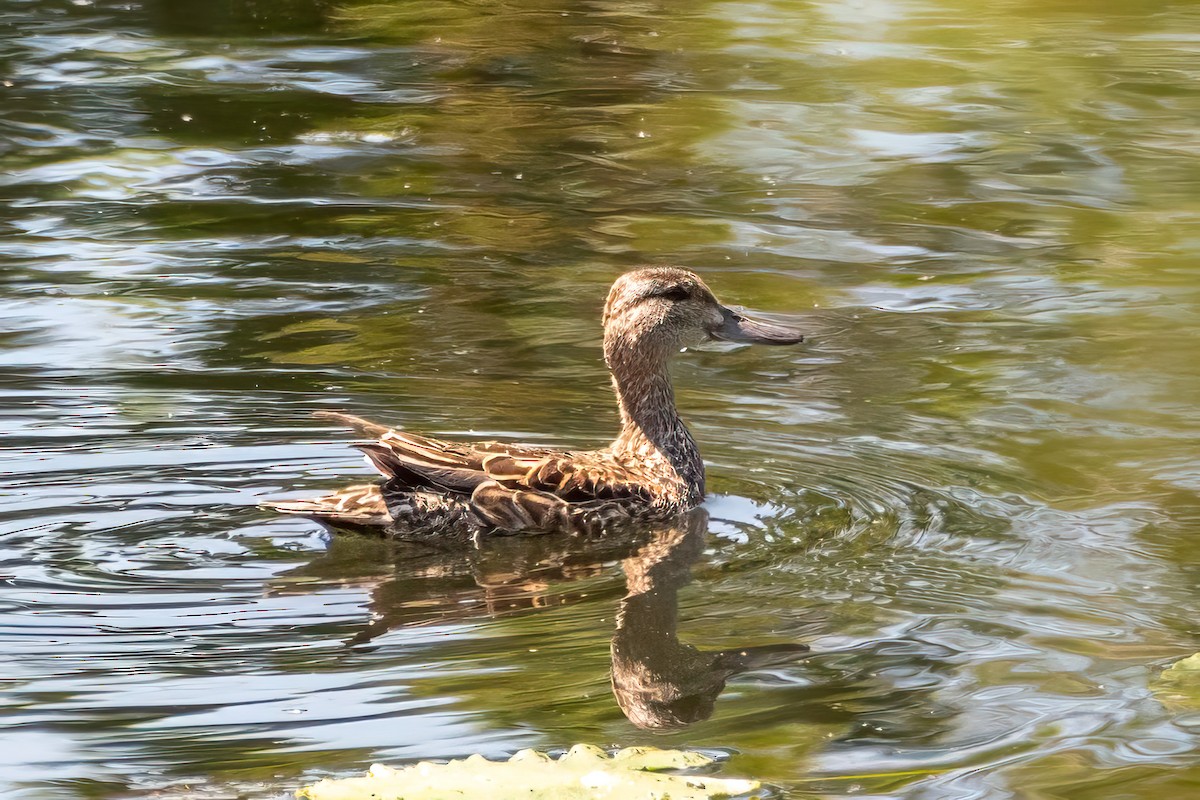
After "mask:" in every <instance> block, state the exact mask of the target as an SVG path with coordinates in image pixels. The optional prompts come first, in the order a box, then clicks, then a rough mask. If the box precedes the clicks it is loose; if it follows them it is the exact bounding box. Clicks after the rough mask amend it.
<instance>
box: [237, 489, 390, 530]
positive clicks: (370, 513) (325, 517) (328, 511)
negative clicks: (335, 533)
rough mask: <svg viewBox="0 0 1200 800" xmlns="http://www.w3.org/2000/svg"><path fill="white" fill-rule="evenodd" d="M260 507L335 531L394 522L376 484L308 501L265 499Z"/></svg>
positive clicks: (340, 491)
mask: <svg viewBox="0 0 1200 800" xmlns="http://www.w3.org/2000/svg"><path fill="white" fill-rule="evenodd" d="M259 505H260V506H261V507H262V508H269V509H273V510H275V511H278V512H280V513H282V514H298V515H299V516H302V517H308V518H309V519H315V520H316V521H317V522H321V523H324V524H326V525H331V526H333V527H337V528H358V529H366V528H370V529H377V528H386V527H388V526H389V525H391V524H392V521H393V520H392V515H391V514H390V513H389V512H388V508H387V503H386V502H384V499H383V493H382V492H381V491H380V487H379V484H377V483H369V484H363V485H360V486H348V487H346V488H345V489H340V490H338V491H336V492H334V493H332V494H327V495H322V496H321V497H314V498H311V499H307V500H266V501H263V502H262V503H259Z"/></svg>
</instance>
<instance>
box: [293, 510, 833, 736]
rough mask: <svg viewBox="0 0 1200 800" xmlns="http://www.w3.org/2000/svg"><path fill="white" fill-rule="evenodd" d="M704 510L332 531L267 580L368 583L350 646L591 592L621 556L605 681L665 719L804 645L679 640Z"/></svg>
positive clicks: (648, 724)
mask: <svg viewBox="0 0 1200 800" xmlns="http://www.w3.org/2000/svg"><path fill="white" fill-rule="evenodd" d="M708 522H709V517H708V513H707V512H706V511H705V510H704V509H702V508H699V509H694V510H693V511H691V512H689V513H687V514H685V515H681V516H680V517H678V518H676V519H675V520H673V521H671V522H669V523H662V524H660V525H658V526H656V527H653V528H649V529H647V528H641V529H637V530H617V531H609V532H607V533H606V534H605V535H604V536H602V537H596V538H591V537H587V536H582V535H570V534H563V535H553V534H552V535H545V536H513V537H498V538H492V539H487V540H483V541H481V542H479V543H477V544H476V545H471V544H469V543H465V542H461V541H457V542H447V543H440V544H437V543H430V542H428V541H426V542H425V543H413V542H396V541H385V540H380V539H374V538H369V537H364V536H346V535H341V536H335V537H333V539H332V540H331V541H330V543H329V548H328V549H327V550H326V552H325V553H324V554H322V555H321V556H320V557H318V558H316V559H314V560H313V561H311V562H309V563H308V564H306V565H305V566H303V567H300V568H299V569H296V570H293V571H291V572H290V573H288V574H287V575H286V576H285V577H284V582H282V583H280V584H278V585H277V588H276V589H275V591H276V592H279V593H290V592H296V591H311V590H312V589H313V588H317V587H319V586H328V585H329V584H330V583H338V584H343V585H346V584H357V585H359V586H362V587H364V588H366V589H367V590H368V591H369V593H370V600H369V604H368V607H369V609H370V612H371V620H370V622H368V623H367V624H366V625H365V626H363V627H360V628H359V630H358V631H357V632H355V633H353V634H352V635H350V636H349V637H348V638H347V640H346V644H347V646H352V647H357V646H363V645H367V644H369V643H371V642H372V641H373V640H375V639H377V638H378V637H380V636H382V635H383V634H385V633H387V632H388V631H390V630H394V629H398V628H414V627H421V626H425V625H433V624H439V623H443V622H447V621H453V620H464V619H475V618H479V617H481V616H483V617H491V618H499V617H505V616H510V615H513V614H521V613H528V612H532V611H536V610H539V609H544V608H554V607H558V608H561V607H562V606H564V605H570V604H573V603H576V602H581V601H583V599H584V598H589V599H590V600H591V601H594V600H595V599H597V598H598V597H601V596H604V595H605V594H608V593H609V592H611V591H613V590H615V589H616V587H615V586H613V585H612V583H611V580H610V579H609V580H608V581H607V588H606V587H605V583H606V579H605V574H606V573H607V574H611V570H612V567H613V565H614V564H616V563H620V565H621V567H622V569H623V571H624V577H625V594H624V596H623V597H622V598H621V599H620V601H619V606H618V611H617V616H616V630H615V632H614V633H613V637H612V641H611V657H612V671H611V681H612V691H613V694H614V696H615V697H616V702H617V705H618V706H619V707H620V709H621V711H622V712H623V713H624V714H625V716H626V718H628V719H629V721H630V722H632V723H633V724H634V725H636V726H638V727H639V728H645V729H650V730H671V729H676V728H681V727H684V726H687V725H690V724H693V723H696V722H700V721H702V720H705V719H707V718H708V717H710V716H711V715H712V713H713V707H714V704H715V703H716V700H717V697H718V696H719V695H720V693H721V691H722V690H723V689H724V688H725V683H726V681H727V680H729V678H730V677H732V676H734V675H737V674H740V673H743V672H748V671H751V670H756V669H765V668H768V667H772V666H776V665H780V664H784V663H788V662H792V661H795V660H797V659H800V658H803V657H805V655H806V654H808V652H809V648H808V647H807V646H806V645H803V644H798V643H787V644H769V645H754V646H748V647H740V648H734V649H729V650H700V649H697V648H696V647H693V646H692V645H689V644H685V643H684V642H681V641H680V640H679V637H678V627H679V602H678V594H679V590H680V589H681V588H682V587H684V586H685V585H687V583H688V582H689V581H690V580H691V570H692V566H693V565H694V564H695V563H696V562H697V561H698V560H699V559H700V557H701V555H702V553H703V551H704V547H705V537H706V536H707V533H708ZM314 578H315V579H317V580H316V582H311V581H312V579H314ZM573 585H574V586H576V587H578V588H576V589H575V590H572V586H573ZM614 594H615V592H614Z"/></svg>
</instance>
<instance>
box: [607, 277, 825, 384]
mask: <svg viewBox="0 0 1200 800" xmlns="http://www.w3.org/2000/svg"><path fill="white" fill-rule="evenodd" d="M714 339H716V340H721V341H726V342H745V343H749V344H796V343H798V342H802V341H804V336H803V335H802V334H801V333H800V332H799V331H797V330H795V329H794V328H789V327H786V326H784V325H777V324H775V323H773V322H765V321H763V320H758V319H754V318H753V317H750V316H747V315H746V314H744V313H742V312H741V311H735V310H734V309H731V308H728V307H726V306H723V305H721V303H720V302H719V301H718V300H717V298H716V297H715V296H714V295H713V293H712V290H711V289H709V288H708V287H707V286H706V285H705V284H704V281H702V280H700V277H699V276H698V275H696V274H695V273H693V272H689V271H688V270H686V269H682V268H680V267H643V268H641V269H636V270H633V271H632V272H626V273H625V274H624V275H622V276H621V277H619V278H617V280H616V282H615V283H614V284H613V286H612V289H611V290H610V291H609V293H608V301H607V302H606V303H605V304H604V355H605V360H607V361H608V363H609V366H610V367H611V366H612V364H613V361H614V360H615V359H616V358H617V357H618V356H619V355H620V354H621V353H623V352H628V353H634V352H636V353H638V354H639V355H640V356H641V357H643V358H644V357H647V356H654V355H657V356H659V357H661V358H666V357H667V356H669V355H670V354H671V353H674V352H677V351H678V350H680V349H681V348H684V347H690V346H693V345H697V344H701V343H703V342H707V341H711V340H714Z"/></svg>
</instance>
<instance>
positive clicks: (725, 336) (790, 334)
mask: <svg viewBox="0 0 1200 800" xmlns="http://www.w3.org/2000/svg"><path fill="white" fill-rule="evenodd" d="M721 316H722V317H724V322H723V323H722V324H721V327H719V328H717V329H716V330H715V331H713V332H712V335H713V338H714V339H720V340H722V341H726V342H745V343H747V344H797V343H799V342H803V341H804V334H802V333H800V331H798V330H796V329H795V328H789V327H787V326H786V325H776V324H775V323H773V322H765V321H763V320H760V319H755V318H754V317H748V316H746V315H745V314H743V313H741V312H740V311H734V310H733V309H732V308H725V307H724V306H722V307H721Z"/></svg>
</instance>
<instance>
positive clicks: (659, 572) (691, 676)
mask: <svg viewBox="0 0 1200 800" xmlns="http://www.w3.org/2000/svg"><path fill="white" fill-rule="evenodd" d="M707 531H708V513H707V512H706V511H705V510H704V509H702V508H699V509H695V510H693V511H692V512H690V513H689V514H687V515H686V516H683V517H680V518H679V520H678V523H677V524H676V525H674V526H671V527H664V528H661V529H656V530H654V531H652V532H651V537H650V540H649V542H647V543H646V544H645V545H643V546H642V547H640V548H639V549H638V550H637V552H636V553H634V554H633V555H632V556H630V557H629V558H626V559H625V560H624V561H623V562H622V567H623V568H624V570H625V586H626V590H627V593H626V595H625V597H624V598H623V599H622V600H621V605H620V608H619V610H618V612H617V630H616V632H615V633H614V634H613V638H612V690H613V695H614V696H615V697H616V699H617V705H618V706H620V708H621V711H622V712H623V713H624V714H625V716H626V718H627V719H628V720H629V721H630V722H632V723H633V724H634V725H636V726H638V727H639V728H646V729H651V730H670V729H675V728H682V727H685V726H687V725H691V724H693V723H695V722H700V721H702V720H705V719H708V718H709V717H710V716H712V713H713V706H714V704H715V703H716V701H717V697H718V695H720V693H721V691H722V690H723V689H724V688H725V682H726V681H727V680H728V679H729V678H730V677H732V676H734V675H737V674H739V673H742V672H748V671H750V670H755V669H764V668H767V667H770V666H774V665H777V664H784V663H787V662H790V661H795V660H797V659H800V658H803V657H804V656H805V655H806V654H807V653H808V651H809V648H808V646H807V645H803V644H796V643H789V644H770V645H755V646H752V647H742V648H736V649H733V650H707V651H706V650H698V649H697V648H695V647H692V646H691V645H688V644H684V643H683V642H681V641H679V637H678V635H677V628H678V624H679V598H678V596H679V589H680V588H682V587H683V586H684V585H686V584H687V582H688V581H689V580H691V569H692V564H694V563H695V562H696V560H697V559H698V558H699V557H700V554H701V553H702V552H703V550H704V536H705V534H706V533H707Z"/></svg>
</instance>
